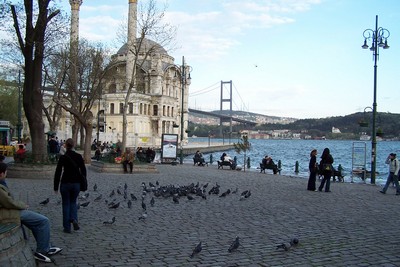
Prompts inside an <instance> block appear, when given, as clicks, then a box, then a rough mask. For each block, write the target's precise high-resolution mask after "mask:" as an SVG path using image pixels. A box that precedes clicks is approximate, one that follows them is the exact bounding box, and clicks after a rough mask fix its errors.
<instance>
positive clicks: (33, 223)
mask: <svg viewBox="0 0 400 267" xmlns="http://www.w3.org/2000/svg"><path fill="white" fill-rule="evenodd" d="M6 176H7V164H5V163H0V223H10V222H17V223H19V222H21V223H22V225H24V226H26V227H27V228H29V229H30V230H31V231H32V233H33V236H34V237H35V240H36V251H35V253H34V257H35V259H37V260H39V261H42V262H49V263H50V262H52V260H51V258H49V256H53V255H55V254H57V253H59V252H60V251H61V250H62V248H58V247H50V222H49V219H48V218H47V217H46V216H44V215H42V214H39V213H36V212H34V211H31V210H28V205H26V204H25V203H24V202H22V201H18V200H15V199H13V197H12V196H11V193H10V191H9V190H8V186H7V183H6V181H5V179H6Z"/></svg>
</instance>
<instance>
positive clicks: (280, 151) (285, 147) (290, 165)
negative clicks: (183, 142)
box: [185, 138, 400, 184]
mask: <svg viewBox="0 0 400 267" xmlns="http://www.w3.org/2000/svg"><path fill="white" fill-rule="evenodd" d="M222 141H223V140H222V139H211V145H212V144H213V143H222ZM232 141H233V142H237V140H232ZM189 142H196V143H197V142H204V145H205V146H207V145H208V138H195V139H191V138H190V139H189ZM249 142H250V143H251V147H252V148H251V150H250V151H248V152H247V153H246V157H250V160H251V167H250V170H251V171H257V167H259V163H260V162H261V160H262V158H263V157H264V156H265V155H269V156H271V157H272V158H273V159H274V161H275V163H276V164H277V163H278V160H281V163H282V172H281V174H283V175H298V176H299V177H304V178H308V163H309V160H310V152H311V150H312V149H314V148H315V149H317V150H318V155H317V161H318V162H319V160H320V156H321V154H322V151H323V150H324V148H326V147H328V148H329V149H330V151H331V154H332V156H333V158H334V164H333V165H334V167H335V168H337V167H338V165H339V164H340V165H341V166H342V167H343V173H344V175H345V181H348V182H349V181H351V170H352V161H353V159H352V150H353V143H354V142H357V144H360V143H361V144H363V143H364V142H360V141H353V140H275V139H274V140H272V139H268V140H259V139H250V140H249ZM227 143H228V142H227V140H226V139H225V144H227ZM365 144H366V166H367V170H371V142H365ZM399 148H400V141H390V142H389V141H380V142H378V143H377V164H376V171H377V172H378V173H377V175H376V183H377V184H383V183H384V182H385V181H386V177H387V175H388V165H387V164H385V160H386V158H387V156H388V155H389V154H390V153H392V152H393V153H397V154H399V156H400V152H399V151H398V150H399ZM227 153H228V154H229V155H230V156H231V157H232V158H233V157H235V156H236V157H237V161H238V164H239V165H242V164H243V161H244V154H243V153H242V154H237V153H236V152H235V151H234V150H230V151H228V152H227ZM221 154H222V152H221V153H213V158H214V161H216V160H217V159H219V157H220V156H221ZM204 156H205V159H206V161H209V157H210V154H207V153H206V154H204ZM192 158H193V155H191V156H188V157H186V158H185V162H193V159H192ZM296 161H298V163H299V173H298V174H295V172H294V171H295V164H296ZM353 180H354V182H360V181H361V180H360V179H359V178H358V177H357V176H354V177H353ZM367 182H370V180H369V179H367Z"/></svg>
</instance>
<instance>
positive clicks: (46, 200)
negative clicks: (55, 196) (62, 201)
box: [39, 198, 50, 205]
mask: <svg viewBox="0 0 400 267" xmlns="http://www.w3.org/2000/svg"><path fill="white" fill-rule="evenodd" d="M49 202H50V199H49V198H46V199H45V200H43V201H42V202H40V203H39V204H40V205H47V203H49Z"/></svg>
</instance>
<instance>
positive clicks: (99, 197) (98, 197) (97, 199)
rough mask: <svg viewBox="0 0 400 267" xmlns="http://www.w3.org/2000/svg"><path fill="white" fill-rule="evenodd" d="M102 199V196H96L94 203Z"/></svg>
mask: <svg viewBox="0 0 400 267" xmlns="http://www.w3.org/2000/svg"><path fill="white" fill-rule="evenodd" d="M102 197H103V195H102V194H100V195H98V196H97V197H96V198H95V199H94V201H99V200H100V199H101V198H102Z"/></svg>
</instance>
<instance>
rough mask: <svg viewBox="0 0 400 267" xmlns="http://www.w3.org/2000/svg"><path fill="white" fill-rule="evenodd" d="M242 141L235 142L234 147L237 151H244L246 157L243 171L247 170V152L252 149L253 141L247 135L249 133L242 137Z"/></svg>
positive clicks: (239, 152)
mask: <svg viewBox="0 0 400 267" xmlns="http://www.w3.org/2000/svg"><path fill="white" fill-rule="evenodd" d="M240 141H241V142H238V143H233V147H234V149H235V151H236V153H238V154H241V153H242V152H243V154H244V159H243V171H246V153H247V151H250V149H251V143H250V142H249V139H248V137H247V134H244V135H242V137H241V138H240Z"/></svg>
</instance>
